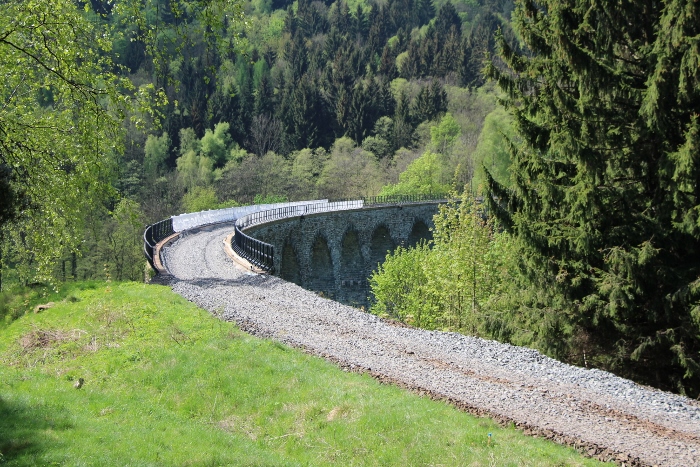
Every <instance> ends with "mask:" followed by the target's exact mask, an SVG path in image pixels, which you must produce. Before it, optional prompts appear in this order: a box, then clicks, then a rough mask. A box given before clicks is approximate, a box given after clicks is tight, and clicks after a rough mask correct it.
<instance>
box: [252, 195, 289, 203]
mask: <svg viewBox="0 0 700 467" xmlns="http://www.w3.org/2000/svg"><path fill="white" fill-rule="evenodd" d="M287 201H289V200H288V199H287V197H286V196H282V195H267V196H263V195H260V194H257V195H255V198H254V199H253V204H275V203H286V202H287Z"/></svg>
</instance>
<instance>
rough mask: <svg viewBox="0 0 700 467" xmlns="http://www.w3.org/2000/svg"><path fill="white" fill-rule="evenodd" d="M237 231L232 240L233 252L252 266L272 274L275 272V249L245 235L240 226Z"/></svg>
mask: <svg viewBox="0 0 700 467" xmlns="http://www.w3.org/2000/svg"><path fill="white" fill-rule="evenodd" d="M235 229H236V231H235V233H234V235H233V238H232V239H231V248H233V251H235V252H236V254H237V255H238V256H240V257H241V258H245V259H246V260H247V261H248V262H249V263H250V264H253V265H254V266H257V267H259V268H260V269H262V270H263V271H266V272H269V273H271V274H272V273H273V272H274V270H275V247H274V246H272V245H270V244H269V243H265V242H261V241H260V240H258V239H257V238H253V237H251V236H250V235H246V234H244V233H243V232H241V230H240V229H239V228H238V225H236V227H235Z"/></svg>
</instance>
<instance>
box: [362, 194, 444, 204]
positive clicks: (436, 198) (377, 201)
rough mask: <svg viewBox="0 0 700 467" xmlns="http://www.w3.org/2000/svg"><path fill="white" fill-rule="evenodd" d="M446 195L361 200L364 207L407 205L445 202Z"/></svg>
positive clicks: (381, 197)
mask: <svg viewBox="0 0 700 467" xmlns="http://www.w3.org/2000/svg"><path fill="white" fill-rule="evenodd" d="M447 197H448V195H447V193H427V194H424V195H387V196H367V197H364V198H361V200H362V202H363V203H364V205H365V206H371V205H376V204H408V203H421V202H429V201H435V202H441V201H446V200H447Z"/></svg>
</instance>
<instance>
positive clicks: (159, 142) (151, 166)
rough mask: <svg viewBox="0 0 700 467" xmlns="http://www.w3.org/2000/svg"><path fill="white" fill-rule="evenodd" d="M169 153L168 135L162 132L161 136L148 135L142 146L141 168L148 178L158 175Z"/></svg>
mask: <svg viewBox="0 0 700 467" xmlns="http://www.w3.org/2000/svg"><path fill="white" fill-rule="evenodd" d="M169 155H170V137H169V136H168V134H167V133H165V132H163V134H162V135H161V136H153V135H148V138H146V146H145V147H144V157H143V170H144V172H145V173H146V176H147V178H148V179H149V180H152V179H154V178H157V177H158V176H160V175H161V174H162V173H163V172H164V169H165V168H166V166H165V162H166V161H167V159H168V156H169Z"/></svg>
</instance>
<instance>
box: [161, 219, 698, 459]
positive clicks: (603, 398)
mask: <svg viewBox="0 0 700 467" xmlns="http://www.w3.org/2000/svg"><path fill="white" fill-rule="evenodd" d="M232 231H233V227H232V225H231V224H224V225H216V226H209V227H205V228H200V229H196V230H193V231H187V232H184V233H183V234H181V235H180V237H179V238H178V239H177V240H176V241H174V242H173V243H172V244H170V245H168V246H166V247H165V248H163V250H162V251H161V256H162V258H163V261H164V264H165V266H166V268H167V269H168V271H169V272H170V274H171V275H172V277H171V278H170V281H169V282H170V285H171V286H172V288H173V290H174V291H175V292H177V293H179V294H180V295H182V296H184V297H185V298H187V299H188V300H190V301H192V302H194V303H195V304H197V305H198V306H200V307H202V308H204V309H207V310H209V311H210V312H212V313H214V314H216V315H217V316H219V317H221V318H223V319H226V320H229V321H235V322H236V323H237V324H238V325H239V326H240V327H241V328H242V329H244V330H245V331H247V332H249V333H251V334H253V335H256V336H261V337H267V338H271V339H274V340H277V341H279V342H283V343H285V344H288V345H290V346H293V347H297V348H302V349H304V350H306V351H308V352H310V353H312V354H314V355H318V356H321V357H324V358H327V359H329V360H332V361H334V362H336V363H338V364H339V365H340V366H342V367H343V368H345V369H350V370H354V371H367V372H370V373H371V374H372V375H373V376H375V377H377V378H379V379H381V380H385V381H387V382H392V383H395V384H398V385H401V386H403V387H407V388H410V389H412V390H416V391H419V392H425V393H427V394H429V395H431V396H432V397H436V398H442V399H447V400H449V401H451V402H452V403H454V404H455V405H457V406H459V407H460V408H462V409H465V410H467V411H470V412H473V413H477V414H487V415H489V416H492V417H495V418H497V419H499V420H501V421H504V422H513V423H515V424H516V425H517V426H519V427H521V428H522V429H523V430H524V431H526V432H527V433H531V434H535V435H538V436H544V437H547V438H550V439H553V440H555V441H557V442H561V443H566V444H570V445H574V446H576V447H578V448H579V449H581V450H582V451H583V452H585V453H586V454H588V455H589V456H592V457H597V458H600V459H603V460H615V461H616V462H618V463H620V464H624V465H659V466H700V403H698V401H694V400H691V399H688V398H685V397H682V396H679V395H675V394H671V393H667V392H663V391H659V390H656V389H653V388H649V387H644V386H640V385H638V384H635V383H633V382H631V381H629V380H626V379H623V378H619V377H617V376H614V375H612V374H610V373H607V372H604V371H600V370H589V369H585V368H578V367H574V366H571V365H567V364H564V363H561V362H559V361H556V360H553V359H551V358H549V357H546V356H544V355H542V354H540V353H539V352H537V351H535V350H532V349H528V348H522V347H515V346H511V345H508V344H501V343H498V342H495V341H489V340H484V339H479V338H474V337H469V336H463V335H460V334H456V333H446V332H438V331H425V330H420V329H413V328H409V327H404V326H400V325H396V324H393V323H390V322H387V321H385V320H382V319H379V318H377V317H376V316H374V315H371V314H369V313H365V312H363V311H361V310H358V309H355V308H352V307H349V306H345V305H342V304H340V303H337V302H334V301H331V300H327V299H324V298H321V297H319V296H317V295H316V294H314V293H313V292H309V291H307V290H304V289H302V288H301V287H299V286H297V285H295V284H292V283H289V282H285V281H283V280H281V279H279V278H277V277H274V276H265V275H258V274H253V273H249V272H245V271H243V270H241V269H239V268H237V267H235V266H234V263H233V262H232V261H231V259H230V258H229V257H228V256H227V255H226V254H225V252H224V249H223V246H224V243H223V242H224V239H225V237H226V236H227V235H229V234H230V233H231V232H232Z"/></svg>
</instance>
